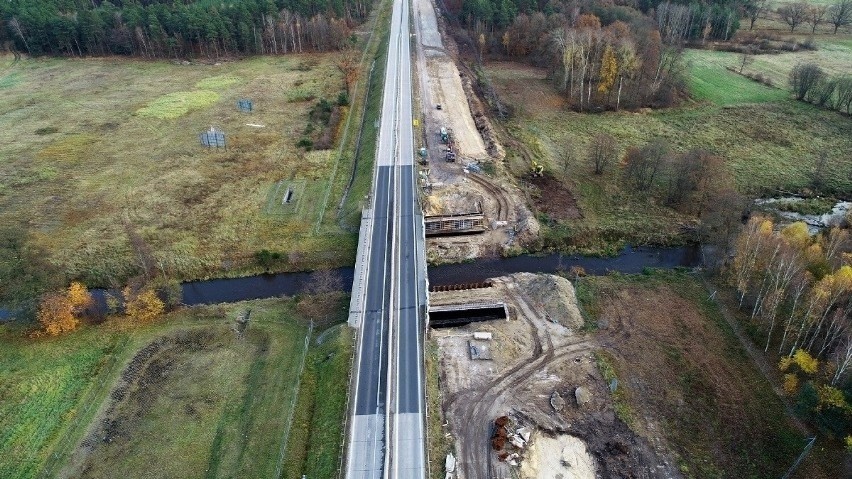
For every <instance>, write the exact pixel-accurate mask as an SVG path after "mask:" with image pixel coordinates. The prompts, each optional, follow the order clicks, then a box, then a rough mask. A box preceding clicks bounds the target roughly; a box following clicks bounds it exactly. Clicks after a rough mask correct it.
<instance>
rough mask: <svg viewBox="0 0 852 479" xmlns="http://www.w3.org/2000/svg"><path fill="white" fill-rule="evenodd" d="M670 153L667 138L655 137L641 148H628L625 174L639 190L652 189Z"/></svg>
mask: <svg viewBox="0 0 852 479" xmlns="http://www.w3.org/2000/svg"><path fill="white" fill-rule="evenodd" d="M668 153H669V145H668V143H666V141H665V140H662V139H654V140H651V141H650V142H649V143H648V144H646V145H645V146H643V147H642V148H641V149H640V148H635V147H633V148H628V150H627V154H626V155H625V160H626V163H627V167H626V168H625V170H624V174H625V176H626V177H627V180H628V181H629V182H631V183H632V184H633V187H634V188H636V189H637V190H639V191H645V190H648V189H650V188H651V187H652V186H653V185H654V181H655V180H656V178H657V173H658V172H659V170H660V167H661V166H662V164H663V160H664V159H665V157H666V155H668Z"/></svg>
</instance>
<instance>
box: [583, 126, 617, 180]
mask: <svg viewBox="0 0 852 479" xmlns="http://www.w3.org/2000/svg"><path fill="white" fill-rule="evenodd" d="M617 155H618V144H617V143H616V142H615V138H613V137H612V136H610V135H608V134H606V133H598V134H597V135H595V137H594V138H592V144H591V145H589V162H590V163H591V164H592V166H594V169H595V174H596V175H600V174H603V172H604V170H606V169H607V168H609V165H611V164H613V163H614V162H615V158H616V156H617Z"/></svg>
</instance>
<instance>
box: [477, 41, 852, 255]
mask: <svg viewBox="0 0 852 479" xmlns="http://www.w3.org/2000/svg"><path fill="white" fill-rule="evenodd" d="M715 55H716V54H715V53H714V52H709V54H707V52H700V53H696V52H690V54H689V57H690V59H692V60H694V61H693V62H692V67H691V68H692V70H690V72H691V74H692V77H693V78H694V82H695V83H696V84H697V85H699V88H698V95H700V96H701V97H702V100H703V101H701V102H698V103H693V104H687V105H685V106H683V107H678V108H672V109H665V110H657V111H643V112H635V113H634V112H618V113H615V112H607V113H602V114H579V113H575V112H571V111H568V110H567V109H566V107H565V103H564V100H563V99H562V97H561V96H560V95H559V94H558V93H557V92H556V91H555V89H554V88H553V87H552V85H551V84H550V83H549V82H548V80H547V79H546V78H545V74H544V71H543V70H539V69H535V68H532V67H529V66H526V65H521V64H517V63H510V62H501V63H492V64H490V65H487V67H486V70H487V74H488V76H489V79H490V80H491V81H492V83H493V85H494V87H495V88H496V90H497V92H498V94H499V95H500V97H501V99H502V100H504V101H506V102H508V103H509V104H511V105H512V106H514V107H515V112H516V114H515V116H514V117H513V118H512V119H511V120H509V121H508V122H507V123H505V124H504V125H505V127H506V129H507V131H508V132H509V133H510V134H511V135H512V136H513V137H514V138H516V139H518V140H520V141H521V142H523V143H524V145H525V146H526V148H527V149H528V150H529V151H530V153H531V154H532V155H533V156H534V157H535V159H536V160H537V161H539V162H542V163H544V164H545V165H546V166H547V167H548V170H549V171H550V172H551V173H552V174H553V175H554V176H555V177H557V178H559V179H560V180H561V181H562V182H563V183H564V184H565V185H566V188H568V189H569V190H570V191H571V192H572V193H573V195H574V196H575V197H576V200H577V204H578V206H579V208H580V211H581V213H582V215H583V218H582V219H579V220H572V221H570V222H564V223H562V224H558V225H556V226H553V227H551V228H550V230H549V231H545V235H550V236H551V237H553V238H554V239H555V240H554V241H559V240H560V239H565V238H568V240H569V242H570V241H574V242H575V243H577V241H581V242H582V241H585V240H582V238H585V237H590V236H592V237H596V238H598V239H599V240H600V242H603V243H607V244H612V243H613V242H616V243H617V242H618V240H627V241H632V242H654V243H667V242H670V241H672V240H673V238H675V237H677V235H678V223H686V222H688V221H689V218H685V217H683V216H682V215H679V214H678V213H677V212H675V211H673V210H672V209H670V208H666V207H663V206H662V205H659V204H657V203H656V202H654V201H653V200H652V199H650V198H648V197H647V196H646V195H639V194H634V193H631V192H629V191H627V190H626V189H625V188H624V185H623V181H622V172H621V168H620V166H615V167H613V168H610V170H609V171H608V172H606V173H605V174H603V175H594V174H593V171H592V166H591V165H590V164H589V162H588V161H587V160H586V148H587V146H588V144H589V142H590V140H591V139H592V137H593V136H594V135H595V134H597V133H600V132H606V133H609V134H610V135H612V136H613V137H615V139H616V140H617V142H618V146H619V148H620V149H621V151H622V152H623V151H624V149H626V148H627V147H628V146H641V145H643V144H645V143H646V142H648V141H650V140H651V139H652V138H655V137H659V138H663V139H665V140H666V141H668V142H669V143H670V144H671V145H672V147H673V148H674V149H675V150H677V151H686V150H688V149H691V148H702V149H706V150H709V151H711V152H714V153H716V154H718V155H720V156H722V157H723V158H724V159H725V161H726V164H727V166H728V169H729V171H730V172H731V173H732V175H733V178H734V181H735V182H736V186H737V187H738V189H739V190H740V191H741V192H742V193H744V194H746V195H752V196H757V195H761V194H771V193H772V192H774V191H776V190H778V189H783V190H787V191H796V190H801V189H803V188H806V187H808V186H809V183H810V177H809V175H810V172H811V171H812V169H813V166H814V164H815V161H816V159H817V158H818V157H819V155H820V153H822V152H825V153H826V154H827V155H828V161H829V164H830V165H831V167H830V171H831V173H830V178H829V179H828V181H827V189H828V190H831V191H834V192H836V193H837V194H840V195H846V196H848V195H849V194H852V176H850V173H852V155H850V154H849V152H850V151H852V121H850V120H849V118H846V117H844V116H842V115H840V114H838V113H836V112H831V111H823V110H820V109H818V108H815V107H812V106H810V105H806V104H802V103H800V102H796V101H794V100H792V99H788V98H787V97H786V93H785V92H784V91H782V90H774V89H770V88H767V87H764V86H761V85H758V84H755V83H753V82H750V81H749V80H747V79H745V78H742V77H739V75H736V74H734V73H731V72H728V71H727V70H725V69H724V67H723V66H721V65H720V64H718V63H717V62H716V61H715V59H716V56H715ZM705 57H706V58H705ZM697 60H702V61H697ZM705 60H707V61H705ZM729 81H730V82H732V84H733V85H735V86H736V85H739V86H741V87H743V88H742V89H739V88H733V87H728V86H727V85H728V82H729ZM743 82H745V83H743ZM566 147H568V148H570V149H571V150H572V151H573V154H574V159H573V161H572V162H570V163H569V164H568V166H567V167H565V166H564V164H563V163H562V162H561V160H560V159H559V158H560V155H561V152H562V150H563V149H564V148H566ZM507 159H508V165H509V168H510V170H511V171H512V172H513V173H514V174H515V175H516V176H524V175H526V174H528V172H529V165H528V164H527V163H526V161H524V160H523V159H522V157H521V156H520V155H519V154H518V153H517V152H514V151H512V148H511V147H510V148H509V150H508V153H507ZM550 243H553V241H550Z"/></svg>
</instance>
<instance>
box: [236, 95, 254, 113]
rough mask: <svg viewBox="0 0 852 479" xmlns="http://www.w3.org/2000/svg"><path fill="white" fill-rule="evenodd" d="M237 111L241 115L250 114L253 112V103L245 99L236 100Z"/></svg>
mask: <svg viewBox="0 0 852 479" xmlns="http://www.w3.org/2000/svg"><path fill="white" fill-rule="evenodd" d="M237 110H240V111H241V112H243V113H251V112H253V111H254V102H253V101H251V100H249V99H247V98H240V99H239V100H237Z"/></svg>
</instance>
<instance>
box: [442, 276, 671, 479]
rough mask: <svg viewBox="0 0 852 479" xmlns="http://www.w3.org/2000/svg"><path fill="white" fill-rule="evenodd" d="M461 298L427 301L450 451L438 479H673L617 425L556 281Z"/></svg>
mask: <svg viewBox="0 0 852 479" xmlns="http://www.w3.org/2000/svg"><path fill="white" fill-rule="evenodd" d="M466 287H467V288H469V289H462V288H437V289H442V290H444V291H433V292H432V293H431V304H430V317H431V316H432V312H433V311H434V312H436V313H438V314H437V315H436V317H437V318H438V321H436V322H433V323H432V329H431V330H430V332H429V336H430V340H431V341H433V342H434V344H435V345H436V346H437V351H438V358H437V359H438V363H439V366H440V378H439V383H440V395H441V404H442V410H443V414H444V418H445V423H444V427H443V430H442V431H441V433H442V434H443V435H445V436H446V437H448V438H449V439H450V441H451V443H452V446H453V450H454V451H455V452H454V454H453V455H452V457H451V458H450V460H447V461H446V462H447V464H446V465H445V467H446V466H451V467H446V469H447V470H446V471H445V472H446V477H448V478H449V477H451V478H458V479H479V478H483V479H484V478H495V479H496V478H507V479H508V478H515V477H521V478H554V477H561V478H577V479H581V478H582V479H592V478H595V477H649V478H650V477H679V474H678V472H677V469H676V467H674V466H673V465H672V464H671V462H670V461H669V460H668V458H667V456H666V453H665V448H664V447H663V444H662V443H661V442H658V443H656V444H652V443H651V442H649V441H648V440H647V439H645V438H642V437H639V436H637V435H636V434H634V433H633V432H632V431H631V430H630V428H629V427H628V425H627V424H625V423H624V421H622V420H621V419H620V418H619V417H618V414H617V412H616V408H615V407H614V405H613V399H612V397H613V395H612V392H613V391H614V390H615V389H616V388H617V387H618V385H617V381H616V383H615V384H613V383H608V382H607V381H606V380H605V379H604V378H603V376H602V375H601V373H600V372H599V370H598V366H597V359H596V353H595V351H596V350H597V349H598V348H600V347H601V345H600V344H598V340H597V339H596V338H595V337H594V336H593V335H591V334H588V333H585V332H583V331H582V330H581V328H582V325H583V318H582V316H581V315H580V312H579V310H578V308H577V302H576V298H575V295H574V288H573V286H572V285H571V283H570V282H569V281H568V280H567V279H565V278H562V277H559V276H553V275H536V274H530V273H519V274H514V275H511V276H504V277H500V278H494V279H492V280H490V281H488V282H486V283H482V284H477V285H466ZM448 311H455V312H456V320H455V321H452V322H447V321H446V320H445V318H446V316H447V312H448ZM463 317H466V318H467V322H466V323H465V321H464V320H463V319H461V318H463ZM623 334H627V333H626V332H624V333H623Z"/></svg>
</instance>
